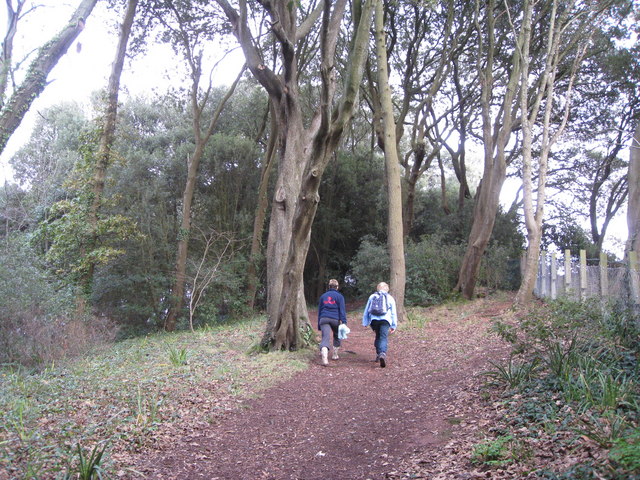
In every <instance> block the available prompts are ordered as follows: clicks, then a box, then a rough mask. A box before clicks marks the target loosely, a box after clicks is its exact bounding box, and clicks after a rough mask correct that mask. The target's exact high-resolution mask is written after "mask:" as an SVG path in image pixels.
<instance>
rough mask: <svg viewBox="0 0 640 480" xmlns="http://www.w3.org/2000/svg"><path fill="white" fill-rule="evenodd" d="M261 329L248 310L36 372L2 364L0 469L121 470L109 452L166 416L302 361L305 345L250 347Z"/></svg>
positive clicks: (198, 409) (185, 414) (206, 406)
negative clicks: (234, 318) (234, 319)
mask: <svg viewBox="0 0 640 480" xmlns="http://www.w3.org/2000/svg"><path fill="white" fill-rule="evenodd" d="M263 329H264V319H263V318H254V319H249V320H246V321H243V322H239V323H234V324H233V325H226V326H224V325H223V326H216V327H207V328H203V329H202V330H198V331H196V332H195V333H191V332H180V333H172V334H167V333H158V334H154V335H149V336H146V337H142V338H136V339H128V340H125V341H122V342H119V343H116V344H114V345H112V346H111V347H110V348H101V349H100V350H96V351H94V352H93V353H92V354H91V355H88V356H86V357H83V358H79V359H75V360H69V361H67V362H66V363H64V364H60V365H52V366H50V367H49V368H46V369H44V370H42V371H39V372H38V371H29V370H25V369H23V368H17V367H8V368H4V369H3V370H1V371H0V412H2V413H1V415H2V417H1V418H0V424H1V425H2V426H1V427H0V471H7V472H9V475H10V477H13V478H52V477H61V476H62V477H64V474H65V472H71V473H74V472H75V474H76V475H77V474H79V469H82V471H83V472H88V471H93V472H94V474H97V473H98V470H99V472H100V473H102V472H105V471H108V472H114V471H116V470H118V469H124V468H126V466H123V465H118V464H117V460H115V459H114V458H111V455H110V453H112V452H127V451H135V450H137V449H139V448H140V447H141V446H144V445H145V444H146V443H147V442H148V441H149V440H150V439H151V438H152V437H153V435H154V433H155V432H156V431H157V430H158V429H160V428H162V427H163V426H164V425H167V424H169V423H171V422H176V421H180V422H182V423H184V422H189V421H191V419H197V418H202V417H206V418H209V419H210V420H215V419H216V418H219V417H220V416H222V415H224V414H225V412H227V411H230V410H233V409H234V408H236V407H237V406H238V404H239V402H240V400H241V399H243V398H246V397H249V396H255V395H259V394H260V392H261V391H263V390H264V389H265V388H267V387H269V386H271V385H273V384H274V383H276V382H278V381H281V380H284V379H286V378H288V377H290V376H291V375H293V374H294V373H295V372H298V371H301V370H304V369H306V368H307V366H308V358H309V355H310V352H309V351H308V350H307V351H300V352H274V353H270V354H266V355H265V354H256V355H249V354H248V353H247V352H248V351H249V349H250V347H251V346H252V345H255V344H256V343H258V342H259V340H260V337H261V335H262V333H263ZM107 443H108V447H107V448H106V450H105V447H104V446H105V445H107ZM80 445H81V446H82V447H80ZM79 449H80V450H79ZM114 457H115V456H114ZM70 459H73V460H70ZM73 462H75V463H73ZM71 463H73V464H74V466H73V467H72V468H70V467H69V465H70V464H71ZM74 478H75V477H74Z"/></svg>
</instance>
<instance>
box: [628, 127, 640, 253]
mask: <svg viewBox="0 0 640 480" xmlns="http://www.w3.org/2000/svg"><path fill="white" fill-rule="evenodd" d="M629 150H630V154H629V173H628V183H629V201H628V203H627V228H628V230H629V237H628V239H627V246H626V250H627V256H628V254H629V252H638V251H640V122H638V124H637V125H636V130H635V132H634V134H633V139H632V141H631V148H630V149H629Z"/></svg>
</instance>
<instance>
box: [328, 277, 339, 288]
mask: <svg viewBox="0 0 640 480" xmlns="http://www.w3.org/2000/svg"><path fill="white" fill-rule="evenodd" d="M339 286H340V285H339V284H338V280H336V279H335V278H332V279H331V280H329V288H333V289H335V290H337V289H338V287H339Z"/></svg>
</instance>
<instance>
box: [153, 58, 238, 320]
mask: <svg viewBox="0 0 640 480" xmlns="http://www.w3.org/2000/svg"><path fill="white" fill-rule="evenodd" d="M185 53H186V55H187V59H188V61H189V63H190V65H191V73H192V79H193V84H192V86H191V111H192V115H193V132H194V141H195V148H194V150H193V153H192V155H191V158H187V181H186V183H185V187H184V192H183V194H182V219H181V221H180V230H179V232H178V251H177V254H176V269H175V276H174V280H173V288H172V290H171V307H170V308H169V313H168V314H167V318H166V320H165V322H164V328H165V330H167V331H168V332H172V331H173V330H175V328H176V323H177V320H178V317H179V315H180V312H181V310H182V306H183V304H184V293H185V285H186V281H187V258H188V256H189V236H190V233H191V204H192V202H193V196H194V193H195V188H196V180H197V177H198V169H199V167H200V160H201V159H202V155H203V154H204V149H205V147H206V145H207V142H208V141H209V139H210V138H211V135H213V130H214V129H215V127H216V125H217V124H218V119H219V118H220V114H221V113H222V109H223V108H224V106H225V105H226V103H227V102H228V101H229V99H230V98H231V96H232V95H233V92H234V91H235V89H236V86H237V85H238V82H239V81H240V78H241V77H242V74H243V72H244V69H242V71H241V72H240V74H239V75H238V77H237V78H236V79H235V81H234V82H233V84H232V85H231V87H230V88H229V90H228V91H227V93H226V94H225V96H224V98H223V99H222V100H221V101H220V103H219V104H218V106H217V107H216V110H215V112H214V113H213V116H212V118H211V121H210V122H209V125H208V127H207V129H206V131H205V132H202V131H201V128H202V127H201V125H202V122H201V119H202V113H203V112H204V109H205V106H206V102H205V103H203V104H202V105H200V104H199V103H198V92H199V82H200V59H199V58H197V57H195V56H193V55H192V54H191V52H185ZM205 98H206V97H205Z"/></svg>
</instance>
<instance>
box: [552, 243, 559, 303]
mask: <svg viewBox="0 0 640 480" xmlns="http://www.w3.org/2000/svg"><path fill="white" fill-rule="evenodd" d="M557 284H558V265H557V263H556V254H555V253H552V254H551V299H553V300H555V299H556V298H558V285H557Z"/></svg>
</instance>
